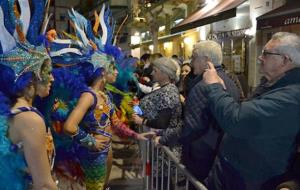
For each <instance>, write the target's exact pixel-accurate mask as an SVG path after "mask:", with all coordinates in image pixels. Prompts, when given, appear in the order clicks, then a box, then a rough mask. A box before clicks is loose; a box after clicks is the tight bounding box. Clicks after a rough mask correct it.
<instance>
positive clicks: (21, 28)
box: [0, 0, 50, 80]
mask: <svg viewBox="0 0 300 190" xmlns="http://www.w3.org/2000/svg"><path fill="white" fill-rule="evenodd" d="M32 3H33V4H34V6H35V11H34V12H33V15H32V17H31V15H30V7H29V2H28V0H22V1H20V0H19V7H20V12H19V11H18V10H17V9H16V7H15V1H13V0H11V1H3V2H2V4H1V7H0V33H1V35H0V42H1V48H2V49H1V50H2V54H0V64H3V65H5V66H8V67H10V68H12V69H13V70H14V72H15V74H16V79H15V80H17V79H18V78H19V77H20V76H21V75H22V74H23V73H25V72H28V71H32V72H34V73H35V75H36V76H37V77H38V78H39V79H40V70H41V67H42V64H43V63H44V61H45V60H47V59H50V57H49V56H48V53H47V51H46V49H45V48H44V47H43V46H42V45H40V44H41V42H39V41H38V34H39V32H38V30H39V29H37V28H39V27H38V26H39V25H40V24H41V22H42V21H43V19H42V17H41V16H40V15H41V10H44V7H45V2H44V1H40V0H39V1H37V0H33V1H32ZM41 3H44V4H41ZM41 5H42V6H41ZM40 6H41V7H40ZM3 10H5V13H3ZM42 13H43V11H42ZM37 14H38V15H37ZM30 17H31V22H30ZM28 31H29V32H28ZM27 33H28V35H27ZM29 33H30V34H29ZM34 34H37V35H34ZM27 40H28V41H27Z"/></svg>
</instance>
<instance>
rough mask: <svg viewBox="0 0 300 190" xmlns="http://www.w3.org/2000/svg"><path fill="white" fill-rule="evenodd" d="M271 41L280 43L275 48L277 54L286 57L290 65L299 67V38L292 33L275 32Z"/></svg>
mask: <svg viewBox="0 0 300 190" xmlns="http://www.w3.org/2000/svg"><path fill="white" fill-rule="evenodd" d="M271 40H278V41H279V42H280V43H279V45H278V46H277V48H275V49H276V50H277V51H278V53H282V54H285V55H288V56H289V58H291V60H292V63H293V64H294V65H295V66H297V67H300V37H299V36H298V35H296V34H294V33H289V32H277V33H275V34H274V35H273V36H272V39H271Z"/></svg>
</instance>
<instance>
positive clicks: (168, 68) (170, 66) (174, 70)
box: [153, 57, 180, 82]
mask: <svg viewBox="0 0 300 190" xmlns="http://www.w3.org/2000/svg"><path fill="white" fill-rule="evenodd" d="M153 66H154V67H157V68H158V69H159V70H161V71H162V72H163V73H165V74H167V75H168V76H169V78H170V79H171V80H172V81H175V82H178V80H179V77H180V66H179V65H178V63H177V62H176V61H175V60H174V59H172V58H167V57H161V58H158V59H155V60H154V62H153Z"/></svg>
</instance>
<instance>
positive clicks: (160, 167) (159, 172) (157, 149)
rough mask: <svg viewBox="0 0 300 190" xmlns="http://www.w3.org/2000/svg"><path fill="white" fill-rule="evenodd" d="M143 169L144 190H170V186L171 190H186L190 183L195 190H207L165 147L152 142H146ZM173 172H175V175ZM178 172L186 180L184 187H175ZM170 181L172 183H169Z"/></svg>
mask: <svg viewBox="0 0 300 190" xmlns="http://www.w3.org/2000/svg"><path fill="white" fill-rule="evenodd" d="M171 166H172V167H171ZM144 167H145V173H146V175H145V187H146V188H145V189H146V190H170V188H171V185H172V186H173V187H174V188H173V189H183V188H184V189H185V190H188V189H189V184H190V183H192V184H193V185H194V187H195V188H196V189H197V190H207V188H206V187H205V186H204V185H203V184H202V183H201V182H199V181H198V180H197V179H196V178H195V177H194V176H193V175H192V174H191V173H190V172H189V171H188V170H187V169H186V167H185V166H184V165H183V164H181V163H180V161H179V160H178V158H177V157H176V156H175V155H174V153H173V152H172V151H171V150H170V149H169V148H168V147H166V146H155V145H154V142H152V141H147V146H146V162H145V166H144ZM165 170H166V171H165ZM173 170H175V174H174V172H173ZM178 171H180V174H181V175H184V177H185V179H186V181H185V187H180V188H179V187H177V182H178ZM164 180H167V183H165V182H164ZM171 181H172V182H174V183H171ZM164 183H165V184H164ZM166 186H167V187H166Z"/></svg>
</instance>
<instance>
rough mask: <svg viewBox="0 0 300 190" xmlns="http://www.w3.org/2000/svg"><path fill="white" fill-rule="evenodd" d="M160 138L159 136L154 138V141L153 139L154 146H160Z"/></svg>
mask: <svg viewBox="0 0 300 190" xmlns="http://www.w3.org/2000/svg"><path fill="white" fill-rule="evenodd" d="M160 138H161V137H160V136H158V137H155V139H154V144H155V146H159V145H160V143H159V140H160Z"/></svg>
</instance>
